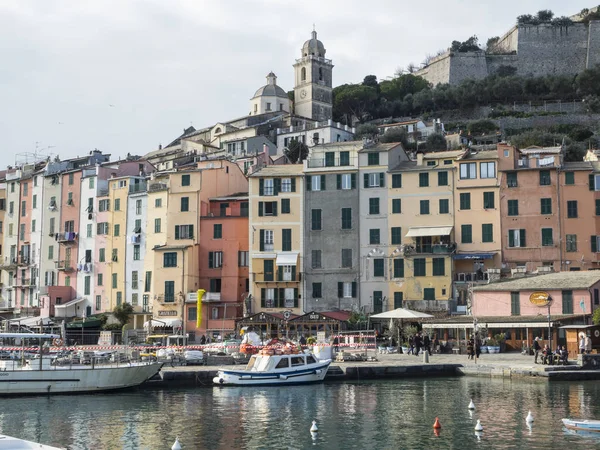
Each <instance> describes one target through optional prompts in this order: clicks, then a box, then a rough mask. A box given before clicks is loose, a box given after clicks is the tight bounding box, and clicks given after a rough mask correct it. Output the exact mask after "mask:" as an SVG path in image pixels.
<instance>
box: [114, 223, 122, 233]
mask: <svg viewBox="0 0 600 450" xmlns="http://www.w3.org/2000/svg"><path fill="white" fill-rule="evenodd" d="M120 235H121V225H119V224H118V223H116V224H115V227H114V232H113V236H120Z"/></svg>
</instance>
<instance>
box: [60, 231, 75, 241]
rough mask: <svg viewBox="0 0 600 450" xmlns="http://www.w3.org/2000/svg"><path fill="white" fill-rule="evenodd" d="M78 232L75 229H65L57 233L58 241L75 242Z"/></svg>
mask: <svg viewBox="0 0 600 450" xmlns="http://www.w3.org/2000/svg"><path fill="white" fill-rule="evenodd" d="M76 239H77V233H76V232H74V231H63V232H60V233H58V234H57V236H56V242H75V240H76Z"/></svg>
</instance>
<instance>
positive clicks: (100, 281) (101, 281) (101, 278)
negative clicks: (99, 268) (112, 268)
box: [96, 273, 104, 286]
mask: <svg viewBox="0 0 600 450" xmlns="http://www.w3.org/2000/svg"><path fill="white" fill-rule="evenodd" d="M96 284H97V285H98V286H103V285H104V274H102V273H99V274H98V281H97V282H96Z"/></svg>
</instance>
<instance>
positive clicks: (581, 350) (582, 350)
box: [579, 332, 585, 355]
mask: <svg viewBox="0 0 600 450" xmlns="http://www.w3.org/2000/svg"><path fill="white" fill-rule="evenodd" d="M579 338H580V339H579V353H580V354H582V355H583V354H584V353H585V334H584V333H583V332H581V333H579Z"/></svg>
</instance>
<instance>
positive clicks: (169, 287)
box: [164, 281, 175, 303]
mask: <svg viewBox="0 0 600 450" xmlns="http://www.w3.org/2000/svg"><path fill="white" fill-rule="evenodd" d="M164 301H165V303H173V302H174V301H175V282H174V281H165V295H164Z"/></svg>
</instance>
